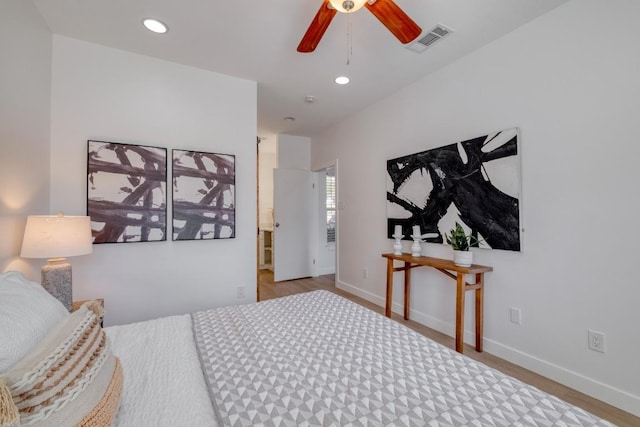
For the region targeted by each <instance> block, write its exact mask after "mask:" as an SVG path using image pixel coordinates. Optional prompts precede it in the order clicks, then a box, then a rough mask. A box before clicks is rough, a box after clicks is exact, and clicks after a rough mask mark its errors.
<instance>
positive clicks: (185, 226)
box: [172, 150, 236, 240]
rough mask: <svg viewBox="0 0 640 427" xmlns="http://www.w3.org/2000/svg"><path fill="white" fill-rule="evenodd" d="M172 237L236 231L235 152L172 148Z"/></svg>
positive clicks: (216, 235)
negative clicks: (219, 152)
mask: <svg viewBox="0 0 640 427" xmlns="http://www.w3.org/2000/svg"><path fill="white" fill-rule="evenodd" d="M172 165H173V167H172V173H173V240H211V239H230V238H234V237H235V234H236V220H235V218H236V207H235V187H236V185H235V176H236V172H235V167H236V161H235V156H234V155H231V154H216V153H203V152H199V151H186V150H173V160H172Z"/></svg>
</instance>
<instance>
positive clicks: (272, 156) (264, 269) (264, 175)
mask: <svg viewBox="0 0 640 427" xmlns="http://www.w3.org/2000/svg"><path fill="white" fill-rule="evenodd" d="M275 167H276V138H275V137H271V136H270V137H259V138H258V148H257V182H256V187H257V199H258V200H257V213H256V215H257V218H256V223H257V230H258V233H257V242H256V247H257V252H258V255H257V266H256V270H257V271H256V276H257V284H258V286H257V287H258V291H257V299H258V301H260V300H261V299H262V297H263V296H262V295H261V294H260V283H261V282H264V281H273V249H274V247H273V170H274V168H275Z"/></svg>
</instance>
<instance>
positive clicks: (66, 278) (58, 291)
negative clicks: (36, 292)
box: [42, 258, 73, 311]
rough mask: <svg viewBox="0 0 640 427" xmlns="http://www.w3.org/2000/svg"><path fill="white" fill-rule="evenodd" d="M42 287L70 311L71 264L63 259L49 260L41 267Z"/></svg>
mask: <svg viewBox="0 0 640 427" xmlns="http://www.w3.org/2000/svg"><path fill="white" fill-rule="evenodd" d="M42 287H43V288H45V290H46V291H47V292H49V293H50V294H51V295H53V296H54V297H55V298H56V299H57V300H58V301H60V302H61V303H62V305H64V306H65V308H66V309H67V310H69V311H71V309H72V308H73V296H72V293H71V264H69V263H68V262H67V260H66V259H65V258H53V259H50V260H48V261H47V264H45V265H43V266H42Z"/></svg>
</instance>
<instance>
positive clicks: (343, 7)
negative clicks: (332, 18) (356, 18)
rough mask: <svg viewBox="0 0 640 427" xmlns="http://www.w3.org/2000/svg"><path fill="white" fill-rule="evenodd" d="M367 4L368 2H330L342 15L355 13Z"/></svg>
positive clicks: (359, 0)
mask: <svg viewBox="0 0 640 427" xmlns="http://www.w3.org/2000/svg"><path fill="white" fill-rule="evenodd" d="M366 2H367V0H329V3H331V6H333V7H334V8H335V9H336V10H337V11H338V12H342V13H353V12H355V11H357V10H358V9H360V8H361V7H362V6H364V4H365V3H366Z"/></svg>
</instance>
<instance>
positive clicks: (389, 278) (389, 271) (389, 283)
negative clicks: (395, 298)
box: [384, 258, 393, 317]
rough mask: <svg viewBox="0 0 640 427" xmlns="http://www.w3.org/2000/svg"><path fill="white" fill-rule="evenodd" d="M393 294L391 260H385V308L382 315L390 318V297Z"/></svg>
mask: <svg viewBox="0 0 640 427" xmlns="http://www.w3.org/2000/svg"><path fill="white" fill-rule="evenodd" d="M392 294H393V259H391V258H387V306H386V307H385V309H384V315H385V316H387V317H391V297H392Z"/></svg>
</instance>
